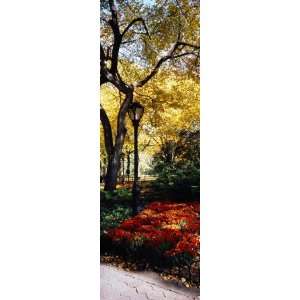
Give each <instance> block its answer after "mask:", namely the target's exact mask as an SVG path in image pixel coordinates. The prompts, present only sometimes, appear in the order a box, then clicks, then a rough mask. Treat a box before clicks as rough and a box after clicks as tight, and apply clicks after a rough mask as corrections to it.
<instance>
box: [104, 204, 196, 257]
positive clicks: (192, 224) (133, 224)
mask: <svg viewBox="0 0 300 300" xmlns="http://www.w3.org/2000/svg"><path fill="white" fill-rule="evenodd" d="M199 215H200V206H199V203H198V202H193V203H173V202H158V201H156V202H152V203H151V204H149V205H148V206H146V207H145V209H144V210H143V211H142V212H140V213H139V214H138V215H136V216H135V217H133V218H131V219H127V220H125V221H124V222H123V223H122V224H121V225H120V226H119V227H117V228H114V229H112V230H110V231H109V233H108V235H109V237H110V238H111V239H112V240H113V241H122V242H128V243H130V242H133V241H135V240H141V241H142V244H143V245H146V246H147V247H151V248H157V247H160V246H162V245H167V247H166V248H164V249H165V250H164V255H166V256H174V255H178V254H181V253H188V254H190V255H191V256H196V255H197V254H198V253H199V246H200V217H199Z"/></svg>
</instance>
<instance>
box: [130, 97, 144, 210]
mask: <svg viewBox="0 0 300 300" xmlns="http://www.w3.org/2000/svg"><path fill="white" fill-rule="evenodd" d="M143 113H144V107H143V106H142V105H141V104H140V103H138V102H133V103H132V104H131V106H130V108H129V111H128V114H129V117H130V119H131V121H132V125H133V129H134V180H133V185H132V213H133V215H135V214H136V213H137V207H138V203H139V197H140V187H139V185H138V178H139V154H138V128H139V123H140V120H141V118H142V116H143Z"/></svg>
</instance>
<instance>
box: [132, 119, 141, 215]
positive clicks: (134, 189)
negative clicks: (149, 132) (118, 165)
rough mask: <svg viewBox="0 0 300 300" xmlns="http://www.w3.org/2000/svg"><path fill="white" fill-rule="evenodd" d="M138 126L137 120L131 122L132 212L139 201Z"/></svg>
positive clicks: (135, 211) (134, 212)
mask: <svg viewBox="0 0 300 300" xmlns="http://www.w3.org/2000/svg"><path fill="white" fill-rule="evenodd" d="M138 127H139V122H137V121H134V122H133V128H134V179H133V185H132V196H133V206H132V209H133V214H136V213H137V205H138V202H139V196H140V189H139V186H138V178H139V153H138Z"/></svg>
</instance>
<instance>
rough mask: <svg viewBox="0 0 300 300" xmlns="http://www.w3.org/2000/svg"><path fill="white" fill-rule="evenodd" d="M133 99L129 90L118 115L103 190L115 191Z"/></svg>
mask: <svg viewBox="0 0 300 300" xmlns="http://www.w3.org/2000/svg"><path fill="white" fill-rule="evenodd" d="M132 99H133V91H132V90H130V91H129V92H128V93H127V94H126V97H125V99H124V101H123V103H122V105H121V108H120V111H119V114H118V124H117V135H116V139H115V145H114V147H113V151H112V155H111V157H110V159H109V162H108V166H107V172H106V178H105V186H104V190H106V191H113V190H115V189H116V185H117V178H118V172H119V169H120V159H121V153H122V148H123V145H124V139H125V135H126V127H125V118H126V113H127V111H128V107H129V104H130V103H131V102H132Z"/></svg>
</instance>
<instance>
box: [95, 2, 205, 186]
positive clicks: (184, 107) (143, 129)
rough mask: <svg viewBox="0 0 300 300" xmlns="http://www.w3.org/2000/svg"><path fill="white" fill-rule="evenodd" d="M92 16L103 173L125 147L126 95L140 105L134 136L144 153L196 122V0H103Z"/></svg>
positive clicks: (128, 101)
mask: <svg viewBox="0 0 300 300" xmlns="http://www.w3.org/2000/svg"><path fill="white" fill-rule="evenodd" d="M100 17H101V22H100V24H101V32H100V41H101V45H100V50H101V53H100V67H101V73H100V76H101V78H100V83H101V93H100V94H101V110H100V116H101V123H102V127H101V133H102V134H101V138H100V141H101V151H102V155H105V156H107V160H108V173H109V170H110V169H113V168H115V169H116V168H117V169H118V167H119V165H120V164H119V160H120V154H121V152H122V149H123V147H124V146H125V147H126V148H127V149H130V147H132V126H131V124H130V123H129V122H130V121H129V120H128V117H127V116H126V114H127V111H128V107H129V105H130V104H131V103H132V102H133V101H139V102H140V103H141V104H142V105H144V107H145V113H144V116H143V119H142V121H141V125H140V143H141V148H142V150H144V151H146V152H147V153H149V154H151V153H154V152H155V151H157V150H158V147H159V146H161V145H162V144H163V143H164V141H167V140H170V139H173V140H176V139H178V133H179V132H180V130H182V129H187V130H195V128H198V127H199V109H200V108H199V89H200V87H199V41H200V36H199V1H194V0H155V1H154V0H153V1H149V0H148V1H141V0H140V1H139V0H131V1H113V0H104V1H101V16H100ZM104 149H105V151H104ZM113 173H114V174H113ZM115 176H116V174H115V172H112V174H111V177H115ZM113 185H114V184H112V185H111V186H113Z"/></svg>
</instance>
